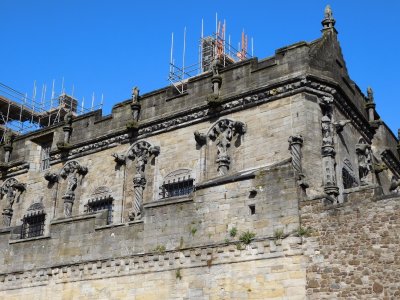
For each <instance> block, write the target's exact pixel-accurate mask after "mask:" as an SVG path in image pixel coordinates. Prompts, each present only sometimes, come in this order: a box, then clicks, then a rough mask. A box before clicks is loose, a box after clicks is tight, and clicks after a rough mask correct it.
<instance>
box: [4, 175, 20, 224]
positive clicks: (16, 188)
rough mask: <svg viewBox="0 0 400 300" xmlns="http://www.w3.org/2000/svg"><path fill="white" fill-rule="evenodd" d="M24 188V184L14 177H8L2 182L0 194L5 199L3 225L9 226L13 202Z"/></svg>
mask: <svg viewBox="0 0 400 300" xmlns="http://www.w3.org/2000/svg"><path fill="white" fill-rule="evenodd" d="M24 190H25V184H23V183H19V182H18V181H17V180H16V179H15V178H9V179H7V180H6V181H5V182H4V183H3V185H2V187H1V194H2V197H3V199H5V201H6V205H5V207H4V209H3V213H2V215H3V224H4V226H6V227H8V226H10V224H11V218H12V216H13V205H14V202H15V200H16V199H18V197H19V195H20V194H21V193H22V192H23V191H24ZM17 192H18V193H19V194H18V193H17Z"/></svg>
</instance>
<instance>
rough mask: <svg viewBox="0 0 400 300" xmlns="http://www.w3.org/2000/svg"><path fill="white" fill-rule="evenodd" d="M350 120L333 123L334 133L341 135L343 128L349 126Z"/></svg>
mask: <svg viewBox="0 0 400 300" xmlns="http://www.w3.org/2000/svg"><path fill="white" fill-rule="evenodd" d="M350 123H351V120H341V121H337V122H334V123H333V126H334V127H335V130H336V133H341V132H342V131H343V128H344V126H346V125H347V124H350Z"/></svg>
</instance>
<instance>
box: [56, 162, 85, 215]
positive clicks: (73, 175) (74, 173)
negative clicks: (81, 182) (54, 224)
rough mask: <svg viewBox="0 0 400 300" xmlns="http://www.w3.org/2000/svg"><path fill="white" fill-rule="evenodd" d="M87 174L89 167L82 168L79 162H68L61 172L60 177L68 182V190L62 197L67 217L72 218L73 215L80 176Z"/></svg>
mask: <svg viewBox="0 0 400 300" xmlns="http://www.w3.org/2000/svg"><path fill="white" fill-rule="evenodd" d="M87 172H88V169H87V167H84V166H81V165H80V164H79V163H78V162H77V161H70V162H67V163H66V164H65V165H64V167H63V168H62V170H61V171H60V176H61V177H62V178H63V179H66V180H67V188H66V191H65V193H64V195H63V196H62V199H63V200H64V216H65V217H71V215H72V206H73V204H74V201H75V190H76V188H77V186H78V175H81V176H84V175H86V174H87Z"/></svg>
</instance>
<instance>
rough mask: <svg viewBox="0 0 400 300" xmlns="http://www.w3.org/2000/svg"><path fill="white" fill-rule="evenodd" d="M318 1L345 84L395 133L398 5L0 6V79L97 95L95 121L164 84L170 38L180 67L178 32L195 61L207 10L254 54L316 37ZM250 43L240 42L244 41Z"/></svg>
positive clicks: (91, 1)
mask: <svg viewBox="0 0 400 300" xmlns="http://www.w3.org/2000/svg"><path fill="white" fill-rule="evenodd" d="M326 4H330V5H331V6H332V10H333V13H334V17H335V19H336V28H337V30H338V31H339V40H340V43H341V46H342V49H343V53H344V56H345V59H346V62H347V67H348V70H349V72H350V76H351V78H352V79H353V80H354V81H356V83H357V84H358V85H359V87H360V88H361V89H362V90H363V91H365V90H366V88H367V86H368V85H371V86H372V88H373V89H374V91H375V100H376V103H377V110H378V112H379V114H380V115H381V117H382V119H383V120H384V121H385V122H386V123H387V124H388V125H389V126H390V127H391V129H392V130H393V131H395V132H396V133H397V128H399V127H400V119H399V117H398V116H399V112H400V97H399V93H398V90H399V87H400V76H399V70H400V62H399V54H400V34H399V32H398V31H399V28H400V27H399V26H400V25H399V22H400V17H399V14H400V1H398V0H386V1H372V0H369V1H366V0H363V1H361V0H351V1H348V0H347V1H345V0H334V1H329V2H326V1H321V0H318V1H317V0H304V1H297V0H296V1H295V0H291V1H266V0H265V1H218V0H206V1H193V0H192V1H190V0H186V1H172V0H171V1H165V0H163V1H161V0H159V1H128V0H125V1H120V0H114V1H105V0H104V1H102V0H85V1H83V0H57V1H54V0H37V1H32V0H0V20H1V27H0V30H1V37H2V39H1V46H0V60H1V64H0V82H1V83H5V84H7V85H9V86H11V87H13V88H15V89H16V90H18V91H21V92H23V93H25V92H27V93H28V95H29V96H31V95H32V87H33V81H34V80H36V82H37V86H38V92H37V94H38V97H40V92H41V91H40V89H41V87H42V85H43V84H45V83H46V84H47V95H48V98H49V96H50V86H51V84H52V80H53V79H55V80H56V89H57V91H58V92H59V90H60V89H61V81H62V78H63V77H64V78H65V88H66V92H67V93H70V92H71V89H72V85H74V95H75V96H76V97H77V98H78V99H79V100H81V99H82V97H85V99H87V100H85V101H86V102H90V101H91V100H90V98H91V95H92V93H93V92H95V95H96V103H99V102H100V95H101V94H102V93H103V94H104V99H105V107H104V114H107V113H109V112H110V109H111V107H112V105H113V104H115V103H117V102H120V101H122V100H125V99H127V98H129V97H130V94H131V88H132V86H134V85H137V86H139V87H140V90H141V93H142V94H143V93H146V92H149V91H152V90H155V89H158V88H161V87H164V86H166V85H168V81H167V80H166V79H167V76H168V70H169V56H170V40H171V32H174V33H175V49H176V52H175V58H176V60H178V61H179V60H181V54H180V52H181V49H182V45H183V29H184V27H185V26H186V28H187V40H186V43H187V50H186V51H187V55H186V61H187V62H188V63H191V62H193V63H195V62H197V57H198V52H197V51H198V39H199V37H200V33H201V19H202V18H203V19H204V31H205V34H206V35H207V34H211V33H212V32H213V31H214V30H215V13H218V16H219V18H220V19H221V20H223V19H225V20H226V22H227V33H228V34H230V35H231V40H232V44H234V45H237V43H238V42H239V41H240V34H241V31H242V29H243V28H244V29H245V31H246V33H248V35H249V37H253V38H254V54H255V56H257V57H259V58H264V57H267V56H271V55H273V54H274V51H275V49H277V48H280V47H283V46H285V45H289V44H292V43H295V42H298V41H302V40H305V41H312V40H314V39H316V38H318V37H319V36H320V34H321V33H320V29H321V23H320V22H321V20H322V18H323V10H324V7H325V5H326ZM249 44H250V42H249Z"/></svg>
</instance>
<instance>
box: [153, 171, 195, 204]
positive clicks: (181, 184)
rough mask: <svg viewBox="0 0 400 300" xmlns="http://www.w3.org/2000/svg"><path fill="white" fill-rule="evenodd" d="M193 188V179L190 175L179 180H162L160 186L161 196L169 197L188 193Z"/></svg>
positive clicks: (163, 197)
mask: <svg viewBox="0 0 400 300" xmlns="http://www.w3.org/2000/svg"><path fill="white" fill-rule="evenodd" d="M193 190H194V179H193V178H190V176H189V177H188V178H187V179H185V177H183V178H182V180H180V178H178V180H175V179H174V180H172V181H170V180H168V182H164V183H163V185H162V186H161V192H160V195H161V198H162V199H165V198H171V197H178V196H184V195H189V194H190V193H191V192H193Z"/></svg>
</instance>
